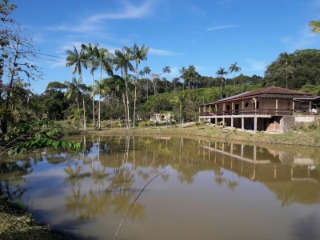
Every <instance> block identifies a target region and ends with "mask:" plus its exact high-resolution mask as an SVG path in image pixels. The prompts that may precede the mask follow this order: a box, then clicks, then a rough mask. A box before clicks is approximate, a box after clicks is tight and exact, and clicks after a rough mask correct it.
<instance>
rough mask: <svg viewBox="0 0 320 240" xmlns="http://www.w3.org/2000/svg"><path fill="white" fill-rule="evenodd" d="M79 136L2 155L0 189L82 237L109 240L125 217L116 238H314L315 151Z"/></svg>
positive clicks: (319, 200)
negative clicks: (76, 142) (67, 145)
mask: <svg viewBox="0 0 320 240" xmlns="http://www.w3.org/2000/svg"><path fill="white" fill-rule="evenodd" d="M82 142H83V143H84V148H83V150H82V151H81V152H79V153H72V152H65V151H63V150H62V151H57V150H51V149H45V150H42V152H39V153H33V154H30V155H28V156H26V155H24V156H19V158H18V159H15V160H9V161H3V160H2V162H1V171H2V172H1V179H0V180H1V184H2V185H3V186H4V188H3V189H5V191H6V192H7V194H9V195H11V196H12V197H15V198H20V199H21V200H22V201H23V202H24V203H26V204H27V205H28V206H29V209H30V210H31V211H32V212H33V213H34V214H35V216H36V218H37V219H38V220H40V221H42V222H44V223H46V224H50V225H51V226H52V227H54V228H56V229H59V230H62V231H65V232H69V233H75V234H77V235H79V236H82V237H83V238H85V237H90V238H92V239H112V238H113V237H114V235H115V234H116V231H117V228H118V226H119V223H120V222H121V219H122V218H123V216H124V215H125V214H126V213H127V216H126V217H125V219H124V221H123V223H122V225H121V228H120V229H119V233H118V236H117V239H128V240H129V239H130V240H131V239H132V240H138V239H139V240H144V239H148V240H149V239H153V240H157V239H159V240H163V239H174V240H176V239H181V240H182V239H183V240H186V239H190V240H191V239H192V240H194V239H217V240H220V239H245V240H248V239H282V240H286V239H288V240H289V239H290V240H294V239H297V240H298V239H320V228H319V226H320V151H319V149H317V148H300V147H298V148H297V147H284V146H269V147H257V146H250V145H242V144H236V143H223V142H208V141H202V140H192V139H186V138H170V137H159V138H151V137H150V138H147V137H144V138H140V137H139V138H138V137H134V138H133V137H112V138H90V139H89V138H87V139H82ZM156 176H157V177H156ZM154 177H156V178H155V179H154V180H152V179H153V178H154ZM151 180H152V181H151ZM148 183H149V185H148V186H147V187H146V188H145V189H144V190H143V188H144V187H145V186H146V184H148ZM142 190H143V191H142ZM141 191H142V193H141ZM140 193H141V195H140V196H139V194H140ZM138 196H139V197H138ZM135 199H137V200H136V202H135V203H134V204H133V205H132V203H133V202H134V201H135ZM128 209H130V210H129V211H128Z"/></svg>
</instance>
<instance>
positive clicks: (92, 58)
mask: <svg viewBox="0 0 320 240" xmlns="http://www.w3.org/2000/svg"><path fill="white" fill-rule="evenodd" d="M82 46H83V49H84V50H85V54H86V58H87V62H88V65H89V66H90V67H91V69H90V73H91V75H92V125H93V127H95V123H96V121H95V106H94V105H95V104H94V101H95V99H94V97H95V92H94V91H93V89H94V85H95V79H94V72H95V71H96V70H97V69H98V66H99V61H98V59H97V57H98V56H97V51H98V44H95V45H94V46H92V45H91V43H89V44H88V45H85V44H82Z"/></svg>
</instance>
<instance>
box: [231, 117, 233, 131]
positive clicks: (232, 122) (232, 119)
mask: <svg viewBox="0 0 320 240" xmlns="http://www.w3.org/2000/svg"><path fill="white" fill-rule="evenodd" d="M231 127H232V128H233V117H232V116H231Z"/></svg>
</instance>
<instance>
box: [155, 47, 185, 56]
mask: <svg viewBox="0 0 320 240" xmlns="http://www.w3.org/2000/svg"><path fill="white" fill-rule="evenodd" d="M149 54H150V55H158V56H176V55H181V54H180V53H176V52H172V51H169V50H163V49H155V48H150V49H149Z"/></svg>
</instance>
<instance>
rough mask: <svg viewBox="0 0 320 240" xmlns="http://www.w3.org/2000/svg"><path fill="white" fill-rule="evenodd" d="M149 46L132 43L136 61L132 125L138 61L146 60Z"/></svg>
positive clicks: (134, 110) (134, 123) (134, 113)
mask: <svg viewBox="0 0 320 240" xmlns="http://www.w3.org/2000/svg"><path fill="white" fill-rule="evenodd" d="M148 51H149V48H148V47H145V46H144V44H142V46H141V48H139V46H138V45H137V44H136V43H135V44H134V45H133V49H132V54H133V57H134V59H135V61H136V69H135V73H136V79H135V83H134V102H133V127H135V126H136V102H137V81H138V66H139V64H140V61H144V60H147V54H148Z"/></svg>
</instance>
